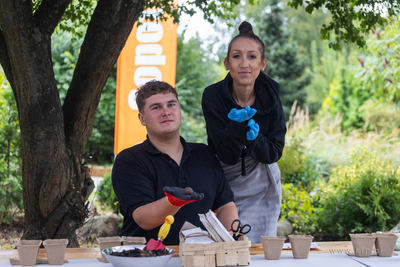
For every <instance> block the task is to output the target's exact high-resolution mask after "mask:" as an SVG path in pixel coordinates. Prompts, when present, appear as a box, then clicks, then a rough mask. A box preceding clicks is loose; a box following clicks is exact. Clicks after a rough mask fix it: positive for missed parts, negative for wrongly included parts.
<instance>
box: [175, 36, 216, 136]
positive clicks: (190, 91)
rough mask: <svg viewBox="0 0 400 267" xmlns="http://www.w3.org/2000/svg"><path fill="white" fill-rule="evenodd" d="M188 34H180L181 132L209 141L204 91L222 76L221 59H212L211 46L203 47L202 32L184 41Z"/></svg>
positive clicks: (179, 85) (177, 86)
mask: <svg viewBox="0 0 400 267" xmlns="http://www.w3.org/2000/svg"><path fill="white" fill-rule="evenodd" d="M184 34H185V31H183V33H182V34H180V35H178V50H177V66H176V81H177V83H176V89H177V91H178V94H179V102H180V104H181V107H182V125H181V129H180V130H181V131H180V133H181V135H182V136H183V137H184V138H185V139H186V140H187V141H190V142H201V143H206V142H207V140H206V138H207V135H206V129H205V121H204V117H203V111H202V109H201V95H202V93H203V90H204V88H205V87H206V86H208V85H210V84H212V83H214V82H215V81H216V80H217V79H218V78H219V76H220V71H219V69H218V67H217V65H216V64H217V63H216V62H215V61H213V60H211V59H210V54H209V52H208V50H207V49H205V48H203V47H202V40H201V39H200V37H199V36H198V35H196V36H194V37H192V38H190V39H189V40H188V41H187V42H186V43H185V42H184Z"/></svg>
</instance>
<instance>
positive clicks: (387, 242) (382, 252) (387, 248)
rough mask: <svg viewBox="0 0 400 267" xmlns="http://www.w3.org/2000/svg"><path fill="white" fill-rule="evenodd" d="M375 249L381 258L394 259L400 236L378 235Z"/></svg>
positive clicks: (390, 234)
mask: <svg viewBox="0 0 400 267" xmlns="http://www.w3.org/2000/svg"><path fill="white" fill-rule="evenodd" d="M373 235H374V236H375V249H376V253H377V254H378V256H380V257H392V255H393V251H394V247H395V245H396V242H397V238H398V236H397V235H396V234H393V233H376V234H373Z"/></svg>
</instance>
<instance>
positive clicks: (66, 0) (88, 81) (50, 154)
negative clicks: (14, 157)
mask: <svg viewBox="0 0 400 267" xmlns="http://www.w3.org/2000/svg"><path fill="white" fill-rule="evenodd" d="M70 2H71V0H57V1H50V0H42V3H41V5H40V7H39V9H38V10H37V11H36V12H35V14H34V15H32V7H31V1H25V0H13V1H4V0H0V28H1V31H0V63H1V65H2V66H3V68H4V71H5V74H6V76H7V79H8V80H9V82H10V84H11V87H12V89H13V92H14V96H15V98H16V101H17V106H18V112H19V124H20V128H21V138H22V185H23V199H24V209H25V227H24V234H23V237H22V238H23V239H42V240H44V239H47V238H53V239H54V238H68V239H69V241H70V242H69V246H70V247H76V246H78V245H79V244H78V242H77V238H76V234H75V230H76V229H77V228H78V227H79V226H80V225H82V223H83V221H84V220H85V218H86V217H87V206H86V201H87V199H88V197H89V195H90V193H91V192H92V190H93V188H94V184H93V181H92V180H91V177H90V172H89V169H88V167H87V166H85V161H84V159H83V153H84V148H85V145H86V143H87V141H88V139H89V137H90V135H91V131H92V126H93V120H94V116H95V113H96V110H97V106H98V103H99V101H100V96H101V92H102V89H103V87H104V85H105V83H106V80H107V77H108V75H109V74H110V71H111V69H112V67H113V66H114V64H115V62H116V60H117V58H118V55H119V53H120V51H121V50H122V48H123V46H124V44H125V42H126V39H127V38H128V36H129V33H130V31H131V30H132V27H133V24H134V22H135V21H136V20H137V18H138V15H139V14H140V12H141V11H142V8H143V0H140V1H137V2H135V1H132V0H130V1H128V0H99V2H98V6H97V7H96V10H95V12H94V14H93V16H92V20H91V22H90V24H89V27H88V31H87V34H86V37H85V40H84V43H83V45H82V49H81V54H80V57H79V60H78V63H77V67H76V69H75V73H74V77H73V80H72V82H71V86H70V89H69V90H68V93H67V96H66V99H65V103H64V107H62V106H61V102H60V97H59V93H58V89H57V86H56V82H55V78H54V73H53V66H52V60H51V34H52V32H53V31H54V29H55V27H56V25H57V24H58V22H59V20H60V19H61V16H62V14H63V13H64V11H65V9H66V8H67V6H68V5H69V4H70Z"/></svg>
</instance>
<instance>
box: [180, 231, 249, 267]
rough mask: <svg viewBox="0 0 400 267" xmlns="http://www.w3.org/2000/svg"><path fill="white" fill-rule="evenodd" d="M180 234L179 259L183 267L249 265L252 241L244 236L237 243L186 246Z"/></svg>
mask: <svg viewBox="0 0 400 267" xmlns="http://www.w3.org/2000/svg"><path fill="white" fill-rule="evenodd" d="M184 242H185V237H184V236H183V235H182V234H180V242H179V257H180V259H181V261H182V266H183V267H215V266H228V265H249V264H250V246H251V241H250V240H249V239H248V237H247V236H245V235H243V236H241V237H240V238H239V240H238V241H235V242H215V243H212V244H185V243H184Z"/></svg>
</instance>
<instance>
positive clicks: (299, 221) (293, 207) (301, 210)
mask: <svg viewBox="0 0 400 267" xmlns="http://www.w3.org/2000/svg"><path fill="white" fill-rule="evenodd" d="M316 197H317V196H316V195H314V196H311V195H310V194H309V193H308V192H307V191H305V190H302V189H299V188H298V187H296V186H294V185H293V184H290V183H287V184H283V185H282V204H281V219H287V220H288V221H290V222H291V223H292V226H293V232H294V233H295V234H302V233H303V234H313V233H314V232H315V230H316V229H317V224H316V213H317V212H319V209H316V208H315V207H314V201H313V198H316Z"/></svg>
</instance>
